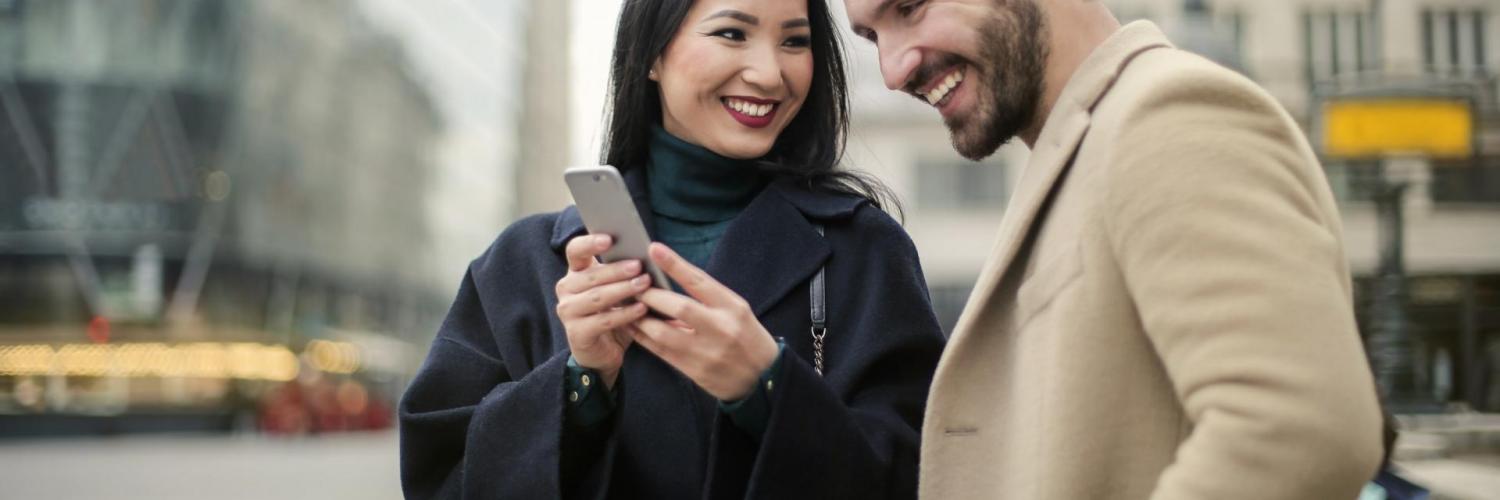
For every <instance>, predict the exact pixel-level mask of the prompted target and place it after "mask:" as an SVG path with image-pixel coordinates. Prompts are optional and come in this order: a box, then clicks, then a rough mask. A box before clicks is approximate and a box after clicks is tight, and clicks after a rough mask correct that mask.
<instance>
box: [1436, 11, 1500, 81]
mask: <svg viewBox="0 0 1500 500" xmlns="http://www.w3.org/2000/svg"><path fill="white" fill-rule="evenodd" d="M1488 23H1489V13H1487V12H1485V11H1482V10H1459V9H1427V10H1424V11H1422V62H1423V63H1425V64H1426V65H1427V68H1428V70H1429V71H1432V72H1435V73H1452V74H1487V73H1488V71H1487V70H1488V64H1487V61H1486V59H1487V58H1488V54H1486V53H1485V49H1486V48H1487V47H1486V46H1485V45H1486V44H1487V43H1488V35H1489V34H1488V33H1486V27H1487V25H1488Z"/></svg>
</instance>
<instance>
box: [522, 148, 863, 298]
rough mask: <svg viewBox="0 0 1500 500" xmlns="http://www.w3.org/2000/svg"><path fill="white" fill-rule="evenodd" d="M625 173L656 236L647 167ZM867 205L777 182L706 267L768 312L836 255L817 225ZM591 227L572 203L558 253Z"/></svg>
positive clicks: (557, 236)
mask: <svg viewBox="0 0 1500 500" xmlns="http://www.w3.org/2000/svg"><path fill="white" fill-rule="evenodd" d="M623 177H624V178H625V185H626V187H627V188H628V189H629V190H630V193H631V198H632V199H633V200H634V201H635V206H636V212H637V213H639V214H641V217H642V218H643V219H645V220H644V221H643V222H644V223H645V224H646V230H647V231H648V232H651V233H652V234H653V235H654V234H655V230H654V228H653V227H652V221H651V204H650V199H649V195H648V194H647V193H648V190H647V187H646V176H645V172H644V169H639V168H636V169H630V170H627V171H626V172H625V173H624V174H623ZM865 203H867V201H866V200H864V199H862V198H859V197H855V196H847V195H834V194H828V193H821V192H816V191H813V190H812V189H810V188H808V187H806V186H804V185H802V184H801V183H799V182H796V181H794V180H791V179H780V180H777V181H774V182H772V183H771V184H770V185H768V186H766V188H765V189H764V190H763V191H761V193H760V194H759V195H757V196H756V197H755V199H754V200H753V201H751V202H750V205H748V206H746V207H745V210H744V211H743V212H741V213H740V215H739V216H738V217H736V218H735V220H734V222H731V223H730V225H729V227H728V228H727V229H726V230H725V232H724V236H723V237H722V239H720V240H719V244H718V247H717V249H716V250H715V251H714V254H713V256H712V257H710V258H709V261H708V266H707V269H706V271H708V274H709V275H710V276H713V277H714V279H717V280H719V281H720V282H721V283H723V284H724V285H726V286H728V287H729V288H730V289H732V290H734V291H736V292H737V293H739V294H740V296H741V297H744V298H745V300H746V301H748V302H749V303H750V306H751V308H752V309H754V311H755V313H756V314H757V315H760V314H764V313H765V312H766V311H767V310H769V309H770V307H771V306H772V305H774V304H776V302H778V301H779V300H780V299H781V298H782V297H784V296H785V295H786V294H788V293H790V292H791V291H792V290H793V289H795V288H796V286H797V285H798V284H800V283H802V282H804V281H806V280H807V279H808V278H810V277H811V276H812V275H813V273H815V272H817V270H818V268H820V267H822V265H823V263H824V262H825V261H826V260H827V259H828V258H829V257H830V256H831V255H832V250H831V248H830V246H829V245H828V243H827V241H826V240H825V239H824V237H823V235H821V234H819V233H818V231H817V229H816V228H815V227H814V225H813V224H814V223H821V222H824V221H832V220H839V219H846V218H849V217H852V216H853V215H854V212H855V211H856V210H858V209H859V206H860V205H863V204H865ZM587 231H588V229H587V228H585V227H584V225H583V219H582V217H581V216H579V214H578V208H577V207H576V206H569V207H568V208H567V209H565V210H563V211H562V213H561V214H559V216H558V217H557V221H556V222H555V223H554V224H553V228H552V237H551V241H550V244H551V246H552V249H553V251H556V252H562V250H563V248H564V247H565V246H567V243H568V240H570V239H572V238H574V237H576V236H579V235H581V234H584V233H586V232H587ZM653 239H654V238H653ZM724 249H734V250H733V252H732V253H726V252H724V251H723V250H724Z"/></svg>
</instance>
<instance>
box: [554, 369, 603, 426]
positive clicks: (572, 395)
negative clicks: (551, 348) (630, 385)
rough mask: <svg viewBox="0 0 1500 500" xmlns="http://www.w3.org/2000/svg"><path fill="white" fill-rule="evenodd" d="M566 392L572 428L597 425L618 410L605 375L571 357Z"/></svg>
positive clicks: (569, 420) (566, 376) (566, 373)
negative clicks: (605, 380) (600, 374)
mask: <svg viewBox="0 0 1500 500" xmlns="http://www.w3.org/2000/svg"><path fill="white" fill-rule="evenodd" d="M564 377H565V378H564V381H563V392H564V393H565V397H566V399H567V401H568V407H567V411H566V414H567V416H566V417H565V418H566V419H567V422H568V425H570V426H573V427H582V428H589V427H596V426H598V425H600V424H602V423H604V421H605V420H608V419H609V415H610V414H611V413H614V411H615V397H614V394H613V393H612V391H610V390H609V389H607V388H605V386H604V378H603V377H600V376H599V372H597V371H595V370H591V369H588V368H584V367H582V366H579V365H578V360H577V359H575V358H574V357H573V356H571V355H570V356H568V368H567V370H566V372H565V374H564Z"/></svg>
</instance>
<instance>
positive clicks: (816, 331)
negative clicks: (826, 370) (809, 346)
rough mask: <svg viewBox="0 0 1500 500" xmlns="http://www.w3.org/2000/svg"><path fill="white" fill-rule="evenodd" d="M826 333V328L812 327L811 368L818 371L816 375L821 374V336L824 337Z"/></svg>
mask: <svg viewBox="0 0 1500 500" xmlns="http://www.w3.org/2000/svg"><path fill="white" fill-rule="evenodd" d="M827 335H828V329H827V328H813V329H812V338H813V369H815V370H817V371H818V375H819V376H822V375H823V337H825V336H827Z"/></svg>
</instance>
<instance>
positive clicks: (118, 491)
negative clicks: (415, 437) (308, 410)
mask: <svg viewBox="0 0 1500 500" xmlns="http://www.w3.org/2000/svg"><path fill="white" fill-rule="evenodd" d="M396 467H397V465H396V433H395V432H371V433H349V434H343V435H336V436H327V437H309V438H291V439H275V438H266V437H261V436H243V437H241V436H141V437H119V438H83V439H74V440H46V441H19V442H16V441H10V442H0V484H4V485H5V491H4V492H3V494H0V497H3V498H5V499H8V500H33V499H35V500H41V499H47V500H74V499H77V500H98V499H121V500H128V499H151V500H176V499H182V500H188V499H202V498H215V499H223V500H238V499H245V500H249V499H271V498H274V499H281V500H295V499H319V500H323V499H333V498H349V499H355V498H358V499H362V500H382V499H399V498H401V485H400V480H399V479H398V477H397V472H396Z"/></svg>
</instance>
